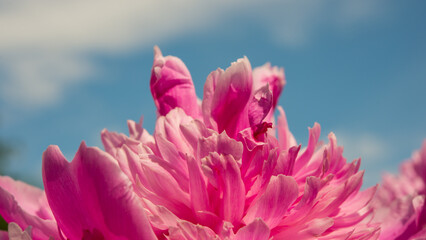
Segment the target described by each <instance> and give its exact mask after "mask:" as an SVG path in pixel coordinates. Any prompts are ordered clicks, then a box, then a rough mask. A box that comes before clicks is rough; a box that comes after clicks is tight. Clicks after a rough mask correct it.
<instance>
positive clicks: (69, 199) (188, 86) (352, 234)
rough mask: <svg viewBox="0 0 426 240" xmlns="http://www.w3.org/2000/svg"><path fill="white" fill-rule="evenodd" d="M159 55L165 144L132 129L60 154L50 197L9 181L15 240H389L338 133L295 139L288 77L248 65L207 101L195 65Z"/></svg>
mask: <svg viewBox="0 0 426 240" xmlns="http://www.w3.org/2000/svg"><path fill="white" fill-rule="evenodd" d="M154 52H155V54H154V64H153V67H152V75H151V81H150V86H151V92H152V95H153V97H154V102H155V105H156V106H157V110H158V119H157V123H156V126H155V131H154V134H153V135H150V134H149V133H148V132H147V131H146V130H144V129H143V128H142V122H139V123H135V122H133V121H128V126H129V136H126V135H124V134H119V133H114V132H109V131H107V130H104V131H103V132H102V142H103V144H104V147H105V152H104V151H102V150H100V149H98V148H92V147H86V145H85V144H84V142H83V143H82V144H81V146H80V148H79V150H78V152H77V154H76V156H75V157H74V159H73V160H72V162H68V161H67V160H66V159H65V158H64V156H63V155H62V153H61V152H60V150H59V148H58V147H57V146H49V147H48V149H47V150H46V151H45V152H44V154H43V181H44V187H45V192H44V191H42V190H40V189H36V188H34V187H31V186H28V185H26V184H24V183H22V182H19V181H14V180H12V179H10V178H8V177H1V179H0V187H1V188H0V215H1V216H3V217H4V218H5V220H6V221H7V222H14V223H16V224H13V225H12V226H13V232H12V233H11V232H10V231H9V236H11V235H10V234H15V235H16V236H18V235H19V234H21V235H19V236H25V237H28V236H29V235H32V238H33V239H47V238H49V237H53V238H54V239H240V240H247V239H256V240H261V239H270V238H274V239H375V238H377V237H378V236H379V233H380V228H379V224H378V223H377V224H376V223H371V221H370V220H371V218H372V212H373V210H372V209H371V208H370V207H369V206H368V204H369V202H370V200H371V199H372V197H373V195H374V194H375V191H376V187H372V188H369V189H367V190H364V191H360V187H361V185H362V177H363V171H359V167H360V160H359V159H358V160H354V161H352V162H347V161H346V159H345V158H344V157H343V156H342V152H343V148H342V147H339V146H338V145H337V142H336V138H335V136H334V134H333V133H330V134H329V136H328V138H329V143H328V144H325V145H323V144H321V143H320V142H319V136H320V125H319V124H317V123H315V124H314V126H313V127H312V128H310V129H309V141H308V144H307V146H306V147H304V148H303V149H301V145H299V144H298V143H297V142H296V140H295V139H294V137H293V135H292V134H291V132H290V130H289V127H288V125H287V120H286V117H285V114H284V111H283V109H282V108H280V107H277V102H278V97H279V95H280V93H281V91H282V89H283V88H284V85H285V77H284V70H283V69H281V68H278V67H271V65H270V64H265V65H263V66H261V67H258V68H255V69H253V70H252V67H251V65H250V62H249V60H248V59H247V58H242V59H238V60H237V61H236V62H234V63H232V65H231V66H230V67H229V68H228V69H226V70H222V69H217V70H216V71H213V72H212V73H210V75H209V76H208V77H207V81H206V84H205V86H204V95H203V99H202V101H201V100H199V99H197V96H196V93H195V89H194V85H193V82H192V78H191V75H190V73H189V71H188V69H187V68H186V66H185V64H184V63H183V62H182V61H181V60H180V59H179V58H176V57H173V56H166V57H164V56H163V55H162V53H161V51H160V50H159V48H158V47H155V49H154ZM276 108H277V109H278V111H279V116H278V119H277V121H275V120H274V113H275V110H276ZM30 226H31V227H32V230H31V229H29V228H28V227H30ZM19 228H20V229H19ZM24 229H26V230H25V231H21V230H24ZM20 231H21V232H20ZM15 235H13V236H15ZM22 239H24V238H22Z"/></svg>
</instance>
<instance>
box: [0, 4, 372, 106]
mask: <svg viewBox="0 0 426 240" xmlns="http://www.w3.org/2000/svg"><path fill="white" fill-rule="evenodd" d="M361 2H366V1H365V0H362V1H361ZM330 3H331V1H314V0H307V1H284V2H281V1H265V2H260V1H258V2H257V1H242V0H240V1H224V0H221V1H214V2H213V1H212V2H206V1H196V0H183V1H164V0H159V1H137V0H123V1H114V0H92V1H86V0H74V1H58V0H39V1H31V0H24V1H9V2H2V3H0V6H1V8H0V29H2V30H1V31H0V69H2V70H3V72H4V74H3V75H5V77H3V79H2V81H1V82H0V93H1V97H2V98H3V100H4V101H6V102H7V103H10V104H12V103H13V104H14V105H19V106H21V107H30V108H34V107H38V106H46V105H48V104H52V103H55V102H57V101H58V100H60V98H61V96H63V95H64V94H63V93H64V90H65V89H66V87H68V86H70V85H72V84H76V83H77V82H80V81H81V80H82V79H87V76H88V74H90V73H93V72H94V71H95V70H96V66H94V65H93V63H91V62H90V61H89V60H88V58H87V56H88V55H89V54H90V53H106V54H114V53H119V52H123V51H124V52H125V51H130V50H133V49H135V48H138V49H143V48H152V46H153V45H154V44H161V43H162V42H164V41H168V40H170V39H173V38H175V37H179V36H183V35H184V34H187V33H189V32H191V31H196V30H198V29H201V28H203V29H206V28H207V29H208V28H209V27H211V26H214V25H215V24H219V23H223V22H225V21H226V20H225V19H228V20H229V19H232V17H235V15H237V14H241V15H243V16H245V17H253V18H258V19H259V21H260V22H263V24H264V25H265V27H266V28H268V29H270V31H271V36H272V37H273V38H274V39H276V42H282V43H283V44H285V45H300V44H304V43H305V42H307V39H309V38H310V36H311V34H312V32H314V30H315V28H316V27H317V26H318V24H320V23H321V22H324V21H327V19H329V16H327V14H326V12H328V10H327V9H328V8H329V7H330ZM337 5H338V6H339V7H338V11H336V14H335V15H333V16H334V18H335V19H334V20H333V21H337V20H339V19H337V18H342V19H344V18H345V17H346V16H349V17H350V19H352V20H351V21H347V22H351V24H352V22H356V21H359V19H363V18H366V17H369V16H371V14H364V13H365V12H367V13H374V9H375V8H376V6H375V5H371V4H370V5H368V4H364V5H365V6H364V5H363V7H361V8H356V7H354V6H349V7H348V6H347V4H346V5H342V4H341V3H337ZM342 6H343V7H342ZM345 6H346V7H345ZM355 6H357V5H356V4H355ZM348 9H349V11H348ZM351 9H361V10H360V11H357V13H354V14H352V15H354V16H355V17H354V16H352V15H351V14H347V13H345V12H348V13H352V12H351V11H352V10H351ZM353 19H355V20H353Z"/></svg>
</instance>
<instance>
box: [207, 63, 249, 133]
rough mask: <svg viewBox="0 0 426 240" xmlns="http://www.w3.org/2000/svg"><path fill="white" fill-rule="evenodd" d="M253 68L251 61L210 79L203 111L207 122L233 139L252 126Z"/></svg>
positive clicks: (221, 72) (236, 65)
mask: <svg viewBox="0 0 426 240" xmlns="http://www.w3.org/2000/svg"><path fill="white" fill-rule="evenodd" d="M252 82H253V80H252V73H251V65H250V62H249V61H248V59H247V58H242V59H238V61H237V62H234V63H232V65H231V66H230V67H229V68H228V69H226V71H223V70H222V69H218V70H216V71H214V72H212V73H210V75H209V76H208V77H207V81H206V84H205V85H204V98H203V103H202V110H203V116H204V123H205V124H206V126H207V127H210V128H212V129H215V130H217V131H218V132H219V133H221V132H223V131H226V133H227V134H228V135H229V136H230V137H235V136H236V134H237V133H238V132H239V131H241V130H242V129H245V128H247V127H249V126H250V123H249V119H248V112H247V111H248V109H247V106H246V105H247V103H248V102H249V100H250V99H251V92H252Z"/></svg>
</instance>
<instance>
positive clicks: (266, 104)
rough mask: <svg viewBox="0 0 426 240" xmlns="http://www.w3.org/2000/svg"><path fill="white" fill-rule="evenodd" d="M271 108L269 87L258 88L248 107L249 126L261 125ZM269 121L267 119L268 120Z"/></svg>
mask: <svg viewBox="0 0 426 240" xmlns="http://www.w3.org/2000/svg"><path fill="white" fill-rule="evenodd" d="M271 107H272V93H271V91H270V90H269V86H268V85H265V86H264V87H261V88H259V89H258V90H257V91H255V92H254V94H253V96H252V99H251V101H250V103H249V105H248V117H249V123H250V126H255V125H258V124H260V123H262V121H263V119H265V117H266V115H268V113H269V111H270V110H271ZM268 120H269V119H268Z"/></svg>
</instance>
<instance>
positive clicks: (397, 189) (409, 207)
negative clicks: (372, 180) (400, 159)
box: [371, 140, 426, 240]
mask: <svg viewBox="0 0 426 240" xmlns="http://www.w3.org/2000/svg"><path fill="white" fill-rule="evenodd" d="M425 196H426V140H425V141H424V142H423V146H422V148H421V149H420V150H419V151H416V152H414V153H413V155H412V157H411V159H409V160H407V161H405V162H404V163H403V164H402V165H401V166H400V174H399V175H397V176H395V175H392V174H389V173H387V174H385V175H384V176H383V181H382V183H381V185H380V187H379V188H378V190H377V193H376V196H375V197H374V199H373V200H372V201H371V208H372V209H374V220H373V221H374V222H377V223H380V224H381V234H380V239H396V240H406V239H407V240H414V239H426V205H425Z"/></svg>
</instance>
